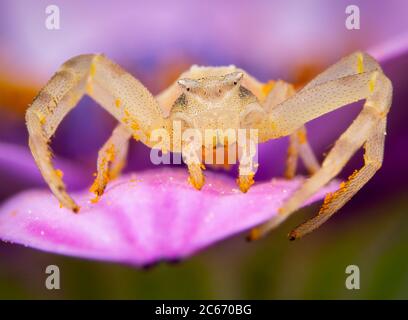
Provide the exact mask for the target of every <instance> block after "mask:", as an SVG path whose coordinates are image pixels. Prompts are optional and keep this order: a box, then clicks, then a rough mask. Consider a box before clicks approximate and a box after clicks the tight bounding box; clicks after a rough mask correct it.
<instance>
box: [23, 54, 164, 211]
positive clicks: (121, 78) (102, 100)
mask: <svg viewBox="0 0 408 320" xmlns="http://www.w3.org/2000/svg"><path fill="white" fill-rule="evenodd" d="M84 94H88V95H89V96H91V97H92V98H93V99H94V100H95V101H97V102H98V103H99V104H100V105H101V106H102V107H103V108H104V109H106V110H107V111H108V112H110V113H111V114H112V115H113V116H114V117H115V118H116V119H117V120H118V121H119V122H121V123H122V125H123V126H124V127H126V128H127V130H128V132H126V130H124V127H123V128H118V129H117V130H115V132H114V134H113V136H112V138H111V139H110V141H108V143H109V144H113V147H112V148H109V146H107V149H106V150H105V151H106V152H102V153H101V154H106V153H107V154H109V153H111V157H114V156H115V155H119V157H118V159H120V158H122V157H124V156H123V153H125V152H123V150H126V147H125V144H126V143H125V141H127V139H126V137H127V135H128V134H129V133H130V132H131V133H132V134H133V135H136V136H137V137H138V139H139V140H141V141H142V142H143V143H145V144H147V145H149V135H150V132H151V131H152V130H154V129H155V128H161V127H166V126H167V125H168V124H167V122H166V119H164V118H163V116H162V112H161V109H160V106H159V104H158V102H157V101H156V100H155V99H154V97H153V96H152V95H151V93H150V92H149V91H148V90H147V89H146V88H145V87H144V86H143V85H142V84H141V83H140V82H139V81H138V80H136V79H135V78H133V77H132V76H131V75H130V74H129V73H127V72H126V71H124V70H123V69H122V68H121V67H120V66H118V65H117V64H115V63H113V62H112V61H110V60H109V59H107V58H106V57H105V56H103V55H97V54H95V55H93V54H91V55H81V56H78V57H75V58H72V59H70V60H69V61H67V62H66V63H64V64H63V65H62V66H61V68H60V69H59V71H58V72H57V73H56V74H55V75H54V76H53V77H52V78H51V80H50V81H48V83H47V84H46V86H45V87H44V88H43V89H42V90H41V91H40V92H39V94H38V95H37V97H36V98H35V99H34V101H33V103H32V104H31V106H30V107H29V109H28V110H27V113H26V122H27V128H28V132H29V145H30V148H31V152H32V154H33V156H34V159H35V161H36V163H37V166H38V167H39V169H40V171H41V173H42V175H43V177H44V179H45V180H46V182H47V183H48V185H49V187H50V189H51V190H52V192H53V193H54V195H55V196H56V197H57V198H58V200H59V201H60V202H61V204H62V205H63V206H65V207H67V208H70V209H71V210H73V211H74V212H77V211H78V210H79V207H78V205H77V204H76V203H75V201H74V200H73V199H72V198H71V197H70V196H69V195H68V193H67V192H66V189H65V185H64V183H63V181H62V177H61V174H59V171H58V170H55V168H54V166H53V164H52V161H51V151H50V149H49V146H48V144H49V141H50V138H51V136H52V135H53V134H54V133H55V131H56V129H57V127H58V125H59V124H60V122H61V121H62V119H63V118H64V117H65V116H66V115H67V113H68V112H69V111H70V110H71V109H72V108H74V107H75V105H76V104H77V102H78V101H79V100H80V98H81V97H82V96H83V95H84ZM121 153H122V155H121ZM108 160H110V161H112V159H111V158H109V159H108ZM103 162H104V161H103V156H101V157H100V161H99V167H100V168H102V169H101V170H99V171H100V175H102V176H103V175H104V174H105V173H106V169H105V168H104V167H106V165H107V164H108V161H105V166H104V165H103ZM119 163H120V162H115V164H117V165H118V164H119ZM114 167H115V168H118V167H117V166H114ZM102 176H101V177H99V178H100V179H98V178H97V181H98V180H100V183H101V185H97V186H96V187H95V188H94V190H95V191H96V192H101V190H103V188H104V186H103V184H104V179H103V177H102Z"/></svg>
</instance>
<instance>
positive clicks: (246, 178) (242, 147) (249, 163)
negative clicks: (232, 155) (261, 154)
mask: <svg viewBox="0 0 408 320" xmlns="http://www.w3.org/2000/svg"><path fill="white" fill-rule="evenodd" d="M242 141H244V143H239V144H238V158H239V167H238V174H239V175H238V179H237V185H238V187H239V189H240V190H241V191H242V192H244V193H246V192H247V191H248V190H249V188H250V187H251V186H252V185H253V184H254V176H255V173H256V171H257V170H258V166H259V164H258V160H257V158H256V157H255V156H256V153H257V142H258V136H257V135H254V134H252V136H251V137H249V136H248V137H247V138H246V139H245V140H244V139H239V142H242Z"/></svg>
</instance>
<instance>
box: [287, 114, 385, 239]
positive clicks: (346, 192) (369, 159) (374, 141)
mask: <svg viewBox="0 0 408 320" xmlns="http://www.w3.org/2000/svg"><path fill="white" fill-rule="evenodd" d="M385 125H386V121H385V119H384V120H382V121H381V123H380V124H379V125H378V127H375V128H374V129H373V131H374V133H373V134H372V136H371V137H370V138H369V139H368V140H367V142H366V143H365V144H364V149H365V154H364V166H363V167H362V168H361V169H360V170H358V171H357V170H356V171H355V172H354V173H353V174H352V175H351V176H350V177H349V178H348V180H347V181H346V182H343V183H342V184H341V186H340V188H339V189H338V190H337V191H336V192H334V193H332V194H328V195H327V196H326V198H325V200H324V204H323V206H322V207H321V208H320V211H319V214H318V215H317V216H315V217H313V218H312V219H310V220H308V221H306V222H305V223H303V224H301V225H300V226H298V227H297V228H296V229H295V230H293V231H292V232H291V233H290V234H289V238H290V239H291V240H295V239H297V238H301V237H303V236H304V235H306V234H308V233H310V232H312V231H313V230H315V229H317V228H318V227H319V226H321V225H322V224H323V223H324V222H326V221H327V220H328V219H329V218H330V217H331V216H332V215H333V214H334V213H335V212H336V211H337V210H339V209H340V208H341V207H343V206H344V205H345V204H346V203H347V202H348V201H349V200H350V199H351V198H352V197H353V196H354V195H355V194H356V193H357V192H358V190H360V189H361V188H362V187H363V186H364V185H365V184H366V183H367V182H368V181H369V180H370V179H371V178H372V177H373V176H374V174H375V173H376V172H377V170H378V169H379V168H380V167H381V164H382V161H383V154H384V140H385Z"/></svg>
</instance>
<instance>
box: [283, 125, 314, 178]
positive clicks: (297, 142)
mask: <svg viewBox="0 0 408 320" xmlns="http://www.w3.org/2000/svg"><path fill="white" fill-rule="evenodd" d="M299 156H300V158H301V159H302V161H303V164H304V165H305V167H306V169H307V171H308V172H309V173H310V174H314V173H315V172H316V171H317V170H319V168H320V164H319V162H318V161H317V159H316V156H315V154H314V152H313V150H312V147H311V146H310V144H309V142H308V140H307V134H306V127H305V126H302V127H300V128H299V129H298V130H296V131H295V132H294V133H292V134H291V135H290V136H289V147H288V155H287V158H286V169H285V177H286V178H288V179H292V178H293V177H294V176H295V174H296V168H297V163H298V158H299Z"/></svg>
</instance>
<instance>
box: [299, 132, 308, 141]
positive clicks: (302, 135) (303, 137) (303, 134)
mask: <svg viewBox="0 0 408 320" xmlns="http://www.w3.org/2000/svg"><path fill="white" fill-rule="evenodd" d="M297 137H298V141H299V143H300V144H304V143H306V142H307V136H306V132H304V131H298V133H297Z"/></svg>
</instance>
